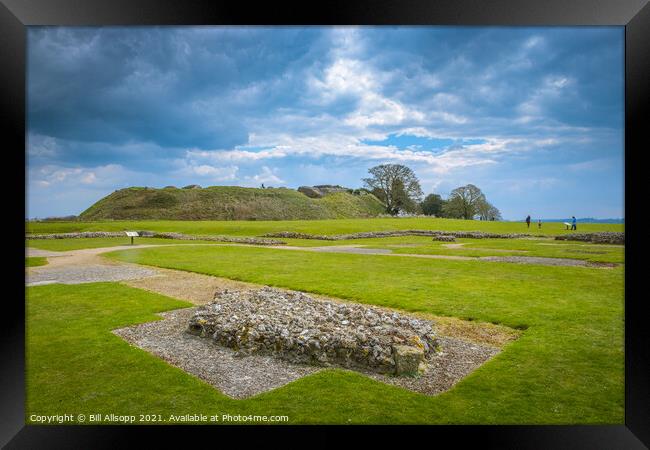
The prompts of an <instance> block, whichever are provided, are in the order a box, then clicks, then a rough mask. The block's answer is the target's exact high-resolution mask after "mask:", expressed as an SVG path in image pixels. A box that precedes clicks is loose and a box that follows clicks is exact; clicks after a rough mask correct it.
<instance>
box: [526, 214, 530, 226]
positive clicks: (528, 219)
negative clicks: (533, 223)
mask: <svg viewBox="0 0 650 450" xmlns="http://www.w3.org/2000/svg"><path fill="white" fill-rule="evenodd" d="M526 226H528V228H530V214H529V215H528V216H527V217H526Z"/></svg>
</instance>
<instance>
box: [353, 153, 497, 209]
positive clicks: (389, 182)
mask: <svg viewBox="0 0 650 450" xmlns="http://www.w3.org/2000/svg"><path fill="white" fill-rule="evenodd" d="M368 173H369V174H370V175H371V176H370V177H368V178H364V179H363V183H364V186H365V187H366V188H367V189H368V190H369V191H370V192H371V193H372V194H374V195H375V197H377V198H378V199H379V200H381V202H382V203H383V204H384V205H385V206H386V212H387V213H388V214H390V215H393V216H396V215H398V214H400V213H402V212H404V213H409V214H425V215H427V216H436V217H447V218H451V219H468V220H469V219H475V218H478V219H480V220H501V213H500V212H499V210H498V209H497V208H496V207H495V206H494V205H493V204H491V203H490V202H489V201H488V200H487V198H486V197H485V194H484V193H483V192H482V191H481V189H479V188H478V187H476V186H474V185H473V184H468V185H465V186H460V187H457V188H456V189H454V190H453V191H451V193H450V195H449V198H447V199H443V198H442V197H441V196H440V195H438V194H435V193H432V194H429V195H427V196H426V197H424V198H422V197H423V196H424V192H423V191H422V187H421V186H420V181H419V180H418V178H417V177H416V176H415V173H414V172H413V170H411V169H410V168H409V167H406V166H403V165H401V164H381V165H379V166H375V167H372V168H371V169H369V170H368Z"/></svg>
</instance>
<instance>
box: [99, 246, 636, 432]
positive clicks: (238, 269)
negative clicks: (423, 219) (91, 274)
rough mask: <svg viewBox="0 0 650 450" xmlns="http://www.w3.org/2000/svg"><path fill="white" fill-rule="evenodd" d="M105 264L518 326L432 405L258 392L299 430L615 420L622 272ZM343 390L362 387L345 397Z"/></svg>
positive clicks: (324, 393) (396, 263)
mask: <svg viewBox="0 0 650 450" xmlns="http://www.w3.org/2000/svg"><path fill="white" fill-rule="evenodd" d="M112 256H113V257H116V258H118V259H121V260H125V261H131V262H137V263H143V264H149V265H154V266H161V267H169V268H175V269H181V270H189V271H195V272H200V273H206V274H212V275H218V276H224V277H228V278H232V279H238V280H244V281H251V282H256V283H264V284H270V285H275V286H282V287H287V288H293V289H299V290H304V291H310V292H315V293H320V294H328V295H333V296H338V297H342V298H347V299H351V300H355V301H358V302H362V303H372V304H378V305H383V306H388V307H393V308H399V309H403V310H407V311H423V312H429V313H432V314H435V315H442V316H445V315H447V316H454V317H460V318H468V319H475V320H480V321H487V322H493V323H500V324H504V325H507V326H510V327H516V328H524V329H526V332H525V333H524V335H523V336H522V337H521V338H520V339H519V340H517V341H516V342H514V343H512V344H510V345H509V346H508V347H506V349H505V351H504V352H503V353H502V354H500V355H499V356H498V357H497V358H496V359H494V360H493V361H491V362H489V363H488V364H486V365H485V366H483V367H482V368H480V369H479V370H477V371H476V372H475V373H473V374H472V375H470V376H469V377H468V378H466V379H465V380H464V381H463V382H461V383H460V384H459V385H458V386H457V387H456V388H454V389H453V390H451V391H449V392H447V393H445V394H442V395H440V396H438V397H435V398H427V397H425V396H420V395H411V394H410V393H406V392H403V391H400V390H396V389H393V388H389V387H385V386H376V385H375V384H374V383H372V382H370V381H367V380H365V379H363V378H361V379H360V378H359V377H357V376H355V375H351V374H345V373H336V374H333V373H331V372H327V373H324V374H321V375H319V377H311V378H309V379H307V380H302V381H300V382H298V383H296V385H297V386H302V384H303V383H306V384H311V383H315V384H313V385H312V386H313V387H314V388H316V389H314V390H313V391H311V392H309V394H308V397H307V398H301V397H294V392H293V391H292V388H289V387H287V388H283V389H280V390H278V391H276V392H274V393H269V394H265V396H264V397H267V398H269V399H274V398H277V397H276V396H278V397H281V398H284V399H286V401H287V402H289V404H290V405H291V406H290V407H289V406H287V407H289V409H292V410H294V411H296V413H297V412H298V411H302V412H301V413H299V416H300V417H303V418H304V419H307V421H315V422H320V421H321V419H319V418H318V417H316V416H313V415H312V413H311V412H309V413H307V411H313V408H315V407H314V406H313V404H317V405H319V406H318V410H319V411H320V413H321V414H323V416H329V417H336V420H337V421H340V422H345V417H347V411H348V410H350V412H351V414H352V416H353V417H354V421H359V422H372V423H380V422H394V423H398V422H429V423H540V424H541V423H567V424H568V423H623V419H624V384H623V374H624V370H623V363H624V357H623V356H624V353H623V342H624V341H623V299H624V293H623V275H624V269H623V267H618V268H615V269H611V270H603V269H590V268H572V267H544V266H526V265H513V264H505V263H504V264H500V263H490V264H486V263H481V262H467V261H444V260H426V261H425V260H416V259H410V258H387V257H382V256H367V255H349V254H314V253H308V254H304V253H302V252H301V253H300V254H298V252H296V253H293V252H286V251H280V250H273V249H257V248H234V247H210V248H208V247H193V248H190V247H183V248H180V247H175V248H172V247H166V248H149V249H139V250H137V249H136V250H131V251H120V252H115V253H114V254H112ZM330 377H332V378H330ZM320 381H325V382H324V383H321V382H320ZM348 383H352V384H356V385H357V387H358V389H359V390H358V391H348V387H349V384H348ZM375 394H376V395H377V397H376V398H373V399H372V401H371V402H370V403H368V400H369V398H370V397H373V396H374V395H375ZM332 397H334V398H345V402H344V403H345V404H344V405H336V404H332V403H331V402H330V400H331V399H332ZM380 398H381V400H380ZM406 399H408V401H405V400H406ZM375 401H376V402H378V403H377V404H375V403H374V402H375ZM312 402H313V404H311V403H312ZM386 404H388V405H390V406H386ZM381 405H384V406H381ZM331 408H333V409H334V410H335V412H333V411H332V410H331ZM303 413H304V414H305V415H304V416H303Z"/></svg>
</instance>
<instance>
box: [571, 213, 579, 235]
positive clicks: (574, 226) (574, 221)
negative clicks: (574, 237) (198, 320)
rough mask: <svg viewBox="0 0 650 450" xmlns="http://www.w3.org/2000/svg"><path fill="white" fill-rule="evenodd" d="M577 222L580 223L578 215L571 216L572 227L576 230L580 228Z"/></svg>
mask: <svg viewBox="0 0 650 450" xmlns="http://www.w3.org/2000/svg"><path fill="white" fill-rule="evenodd" d="M577 223H578V221H577V220H576V216H571V229H572V230H576V231H577V230H578V227H577Z"/></svg>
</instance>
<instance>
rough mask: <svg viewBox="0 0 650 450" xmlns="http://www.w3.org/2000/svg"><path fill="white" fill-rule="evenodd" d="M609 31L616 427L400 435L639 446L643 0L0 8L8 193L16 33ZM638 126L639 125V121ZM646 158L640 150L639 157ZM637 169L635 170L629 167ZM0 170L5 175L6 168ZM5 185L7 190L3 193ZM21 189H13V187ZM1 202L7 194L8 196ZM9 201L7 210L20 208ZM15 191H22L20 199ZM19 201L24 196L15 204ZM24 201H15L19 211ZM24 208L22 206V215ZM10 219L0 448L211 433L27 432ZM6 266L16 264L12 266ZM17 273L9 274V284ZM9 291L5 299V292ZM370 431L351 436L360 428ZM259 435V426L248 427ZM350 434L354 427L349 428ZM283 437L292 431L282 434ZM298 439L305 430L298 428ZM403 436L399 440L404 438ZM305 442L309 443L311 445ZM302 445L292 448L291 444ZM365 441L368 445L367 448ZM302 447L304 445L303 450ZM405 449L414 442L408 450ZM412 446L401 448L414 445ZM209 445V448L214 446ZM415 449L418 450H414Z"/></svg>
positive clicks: (643, 435)
mask: <svg viewBox="0 0 650 450" xmlns="http://www.w3.org/2000/svg"><path fill="white" fill-rule="evenodd" d="M207 24H212V25H226V24H230V25H294V24H295V25H308V24H313V25H371V24H372V25H390V24H392V25H492V26H504V25H525V26H537V25H539V26H553V25H557V26H559V25H571V26H576V25H578V26H579V25H582V26H591V25H619V26H625V84H626V87H625V170H626V173H625V191H626V198H625V206H626V208H625V209H626V215H627V217H626V226H625V232H626V235H627V236H626V241H627V245H626V255H625V257H626V271H625V272H626V273H625V298H626V302H625V405H626V407H625V424H624V425H607V424H603V425H596V426H534V425H526V426H435V427H411V428H410V429H409V431H408V433H414V434H418V435H420V434H426V435H427V436H419V437H421V438H426V439H431V441H429V442H431V444H430V445H435V444H436V443H440V442H441V440H442V439H450V440H453V442H454V445H459V444H460V445H462V444H466V443H468V442H472V443H478V444H480V445H481V446H482V447H493V446H494V447H499V448H519V449H525V448H573V449H577V448H590V449H594V448H645V447H646V446H650V429H649V428H650V368H649V364H648V362H649V361H650V357H649V356H650V351H649V348H650V345H649V344H650V342H649V333H648V331H647V330H648V328H647V327H646V325H645V323H644V322H645V321H646V319H645V315H644V314H643V312H644V305H643V304H644V300H645V299H644V298H643V296H642V294H641V292H642V291H641V290H640V289H638V285H639V280H638V278H637V277H636V276H635V270H638V269H639V268H640V267H643V266H642V264H643V263H642V262H641V259H640V250H639V247H640V244H641V242H640V237H641V235H640V231H639V229H640V227H641V226H642V225H638V224H640V223H641V218H640V217H639V216H640V213H639V212H638V211H639V208H638V207H636V206H635V203H634V202H635V200H634V198H635V197H636V198H640V193H638V192H637V191H636V189H635V188H636V187H637V186H636V183H635V181H639V180H641V179H642V178H641V174H640V171H641V167H642V166H643V164H639V163H638V162H639V155H642V151H643V150H644V148H642V144H644V143H646V142H647V141H648V139H647V137H646V136H647V134H646V133H647V132H646V130H644V128H647V126H645V127H644V125H646V124H647V123H648V122H647V112H648V104H649V103H650V102H649V98H650V96H649V95H648V94H649V86H650V83H649V82H648V80H650V5H648V0H543V1H540V0H526V1H522V0H438V1H435V0H434V1H431V0H429V1H427V0H401V1H388V0H374V1H373V0H365V1H358V0H357V1H352V0H336V1H330V2H327V3H322V4H318V5H314V4H310V3H309V2H304V1H303V2H286V1H285V2H277V1H276V2H264V3H260V4H253V3H252V2H242V1H239V2H234V1H232V0H229V1H208V0H200V1H197V0H195V1H186V2H182V1H172V0H137V1H136V0H112V1H107V0H2V2H1V4H0V55H1V58H2V67H3V69H2V70H0V77H1V79H0V92H1V95H0V108H1V113H2V118H3V122H4V123H5V124H6V126H7V128H6V130H7V131H6V132H5V134H4V136H3V137H4V139H3V141H4V145H3V150H4V151H3V154H2V156H3V157H4V163H5V168H6V169H5V175H6V176H10V178H11V180H10V181H8V182H7V186H14V185H15V186H23V188H24V186H25V178H24V177H25V173H24V172H22V173H21V171H19V170H17V169H16V170H11V169H9V168H13V167H16V168H17V167H20V166H21V165H23V167H24V166H25V162H26V161H25V154H24V153H23V154H21V153H20V152H19V149H21V148H23V149H24V146H25V129H26V124H25V121H26V114H25V104H26V102H25V95H26V92H25V68H26V27H27V26H30V25H70V26H75V25H89V26H104V25H207ZM644 119H645V120H644ZM645 150H647V148H645ZM635 162H637V164H634V163H635ZM7 169H9V170H7ZM9 182H15V184H14V183H12V184H11V185H9V184H8V183H9ZM19 191H20V190H19ZM9 194H10V195H14V194H13V193H11V192H9ZM19 194H20V192H17V193H16V194H15V198H14V201H15V204H14V207H15V210H16V211H20V210H21V206H20V205H21V204H22V206H23V208H24V206H25V204H24V202H23V200H22V199H20V198H19ZM23 194H24V191H23ZM23 199H24V195H23ZM21 202H22V203H21ZM23 211H24V209H23ZM19 214H20V213H19V212H17V213H15V216H14V215H13V214H12V215H11V218H12V220H7V221H5V228H6V229H5V233H7V235H8V236H12V239H11V240H12V241H15V242H16V245H15V246H13V247H12V248H11V255H12V256H11V258H10V261H13V262H9V263H8V264H7V265H6V267H5V276H6V280H7V281H8V283H6V285H7V286H11V287H12V289H11V291H7V290H5V296H4V302H5V307H7V306H8V307H9V308H8V309H9V311H6V312H5V313H4V314H3V316H4V317H3V319H4V320H3V321H2V325H1V326H0V330H1V332H2V341H1V346H2V350H1V351H2V353H1V354H2V363H1V366H2V369H1V371H0V374H1V375H0V389H1V390H2V401H1V402H0V405H1V406H0V407H1V408H2V420H1V422H0V444H3V445H5V444H6V446H7V448H59V447H60V448H104V447H106V448H109V447H111V448H115V447H125V446H129V444H131V443H133V444H134V443H135V439H136V438H137V439H138V440H139V439H141V438H143V437H144V438H146V439H149V438H151V437H152V436H156V437H158V438H164V439H177V438H179V437H181V436H185V435H187V434H191V435H192V436H193V439H197V437H205V434H206V433H215V430H214V428H213V427H185V426H173V427H144V426H130V427H126V426H125V427H116V426H108V427H107V426H26V425H25V423H24V400H25V398H24V397H25V374H24V370H25V342H24V336H25V312H24V303H22V300H21V298H20V296H21V295H22V296H23V298H24V294H25V286H24V283H23V281H22V280H23V279H24V278H23V277H24V272H23V273H19V271H22V270H23V269H22V268H21V265H24V262H23V261H18V259H19V258H20V259H21V260H22V259H23V258H24V247H22V245H23V244H21V243H20V240H19V239H18V237H17V236H18V235H19V234H22V233H24V232H25V217H26V215H23V216H22V217H17V216H18V215H19ZM14 258H15V260H14ZM14 274H15V276H14ZM10 292H11V294H10ZM367 428H368V427H361V429H362V431H364V430H365V431H368V430H367ZM248 430H250V428H245V429H244V428H238V427H225V428H219V430H218V433H219V434H218V436H219V439H222V438H223V435H224V433H226V432H230V433H231V434H239V435H242V433H245V435H246V436H247V438H246V439H247V440H248V439H249V437H250V432H249V431H248ZM255 430H256V431H259V430H260V428H255ZM338 430H340V428H338V427H307V428H306V431H308V432H310V433H315V434H317V435H318V436H319V437H318V439H319V440H320V441H321V442H322V443H326V442H327V441H328V440H332V441H334V442H335V441H336V440H337V439H336V438H334V436H335V435H336V433H333V432H334V431H338ZM357 430H358V429H357ZM262 431H265V432H266V433H264V434H265V435H266V436H269V435H272V436H283V437H284V438H286V437H287V435H290V436H293V437H296V435H295V434H293V433H295V432H296V431H297V430H296V428H294V427H290V426H285V427H276V428H272V429H271V428H269V427H266V428H264V429H263V430H262ZM287 431H290V432H291V433H288V432H287ZM299 431H300V432H301V433H302V432H304V431H305V428H302V429H300V430H299ZM372 435H373V439H375V440H384V439H385V438H388V437H390V436H397V437H398V438H399V436H400V435H402V436H404V435H403V434H402V432H401V431H400V430H396V429H395V428H394V427H382V428H377V427H373V430H372ZM402 438H403V437H402ZM312 439H313V438H310V441H309V442H313V441H312ZM300 440H302V439H300ZM369 443H370V441H367V442H366V444H369ZM306 444H307V443H305V445H306ZM413 444H415V442H413ZM413 444H411V445H413ZM215 445H216V444H215ZM415 445H421V444H415Z"/></svg>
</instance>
